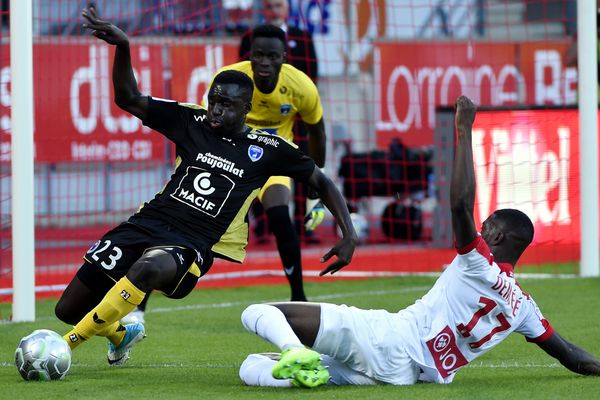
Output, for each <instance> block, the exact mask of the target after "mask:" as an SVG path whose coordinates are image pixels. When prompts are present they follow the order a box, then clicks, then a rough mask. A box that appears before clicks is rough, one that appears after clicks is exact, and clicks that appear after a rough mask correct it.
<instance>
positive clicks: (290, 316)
mask: <svg viewBox="0 0 600 400" xmlns="http://www.w3.org/2000/svg"><path fill="white" fill-rule="evenodd" d="M241 319H242V324H243V325H244V326H245V327H246V329H248V330H249V331H250V332H254V333H256V334H257V335H259V336H260V337H262V338H263V339H265V340H267V341H268V342H271V343H273V344H274V345H275V346H277V347H278V348H279V349H280V350H281V359H280V360H279V361H277V362H276V363H275V364H274V365H273V368H272V371H271V373H272V375H273V377H274V378H276V379H287V378H291V379H293V380H294V381H296V382H297V383H298V384H300V385H302V386H307V387H313V386H319V385H322V384H324V383H326V382H327V380H328V374H327V372H326V371H323V370H324V368H323V366H322V365H321V361H320V360H321V354H319V353H317V352H316V351H313V350H310V349H307V348H306V347H304V346H305V345H306V346H311V345H312V344H313V343H314V340H315V338H316V336H317V333H318V331H319V324H320V305H319V304H316V303H297V302H290V303H276V304H253V305H251V306H248V307H247V308H246V309H245V310H244V311H243V313H242V317H241Z"/></svg>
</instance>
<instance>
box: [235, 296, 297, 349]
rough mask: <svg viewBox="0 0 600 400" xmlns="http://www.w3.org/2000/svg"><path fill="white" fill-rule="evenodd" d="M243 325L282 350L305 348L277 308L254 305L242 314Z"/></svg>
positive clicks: (266, 305)
mask: <svg viewBox="0 0 600 400" xmlns="http://www.w3.org/2000/svg"><path fill="white" fill-rule="evenodd" d="M242 324H243V325H244V327H245V328H246V329H247V330H249V331H250V332H254V333H256V334H257V335H258V336H260V337H261V338H263V339H265V340H266V341H268V342H271V343H273V344H274V345H275V346H277V347H279V349H280V350H285V349H287V348H289V347H304V345H303V344H302V342H301V341H300V339H298V336H296V333H294V330H293V329H292V327H291V326H290V324H289V323H288V322H287V319H286V318H285V315H283V313H282V312H281V310H280V309H279V308H277V307H275V306H271V305H268V304H252V305H250V306H248V307H246V309H245V310H244V312H242Z"/></svg>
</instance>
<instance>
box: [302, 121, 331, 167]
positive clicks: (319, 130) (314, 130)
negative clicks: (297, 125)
mask: <svg viewBox="0 0 600 400" xmlns="http://www.w3.org/2000/svg"><path fill="white" fill-rule="evenodd" d="M304 126H306V130H307V132H308V155H309V156H310V158H312V159H313V160H315V163H316V164H317V166H318V167H319V168H323V167H324V166H325V156H326V148H327V135H326V134H325V122H323V118H321V119H320V120H319V122H317V123H316V124H314V125H311V124H306V123H305V124H304Z"/></svg>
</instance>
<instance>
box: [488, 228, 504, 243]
mask: <svg viewBox="0 0 600 400" xmlns="http://www.w3.org/2000/svg"><path fill="white" fill-rule="evenodd" d="M491 236H492V237H491V243H490V244H491V245H496V244H498V243H500V242H502V241H503V240H504V232H502V231H501V230H499V229H497V230H496V232H494V234H493V235H491Z"/></svg>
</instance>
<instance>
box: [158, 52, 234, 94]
mask: <svg viewBox="0 0 600 400" xmlns="http://www.w3.org/2000/svg"><path fill="white" fill-rule="evenodd" d="M170 50H171V70H172V71H173V74H172V78H171V98H173V99H175V100H178V101H181V102H188V103H195V104H200V103H201V102H202V96H204V94H205V92H206V90H207V89H208V85H209V83H210V81H211V80H212V77H213V76H214V75H215V74H216V73H217V72H218V71H219V69H221V68H222V67H224V66H225V65H229V64H233V63H235V62H237V61H238V57H239V56H238V45H237V44H235V45H234V44H214V45H207V44H182V45H173V46H171V48H170Z"/></svg>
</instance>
